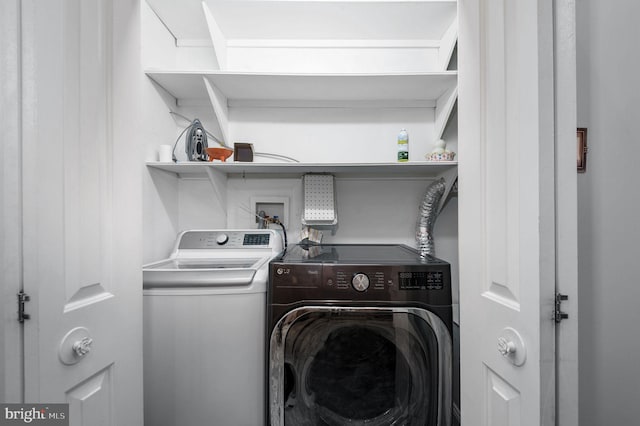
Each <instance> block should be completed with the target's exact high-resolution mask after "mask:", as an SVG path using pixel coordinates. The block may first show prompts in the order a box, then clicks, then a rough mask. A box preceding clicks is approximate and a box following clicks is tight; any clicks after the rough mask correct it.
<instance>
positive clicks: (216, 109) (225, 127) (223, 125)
mask: <svg viewBox="0 0 640 426" xmlns="http://www.w3.org/2000/svg"><path fill="white" fill-rule="evenodd" d="M202 79H203V80H204V86H205V87H206V88H207V94H208V95H209V101H210V102H211V106H212V107H213V113H214V114H215V116H216V120H218V127H220V132H221V133H222V142H224V143H225V144H228V143H229V107H228V106H227V97H226V96H225V95H224V94H223V93H222V92H221V91H220V89H218V88H217V87H216V85H215V84H213V83H211V82H210V81H209V79H208V78H207V77H206V76H203V77H202Z"/></svg>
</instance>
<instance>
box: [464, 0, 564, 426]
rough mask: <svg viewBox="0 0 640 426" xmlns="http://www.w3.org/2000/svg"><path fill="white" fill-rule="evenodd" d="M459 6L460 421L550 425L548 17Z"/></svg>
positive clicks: (533, 11) (493, 3)
mask: <svg viewBox="0 0 640 426" xmlns="http://www.w3.org/2000/svg"><path fill="white" fill-rule="evenodd" d="M459 11H460V46H459V51H458V52H459V55H460V57H459V65H460V79H459V85H460V89H459V90H460V99H459V114H460V115H459V127H460V142H459V151H460V161H459V197H460V201H459V202H460V204H459V211H460V213H459V217H460V231H459V235H460V240H459V246H460V264H461V265H462V266H461V271H460V287H461V288H460V325H461V412H462V424H463V426H470V425H473V426H476V425H478V426H496V425H505V426H512V425H518V426H526V425H530V426H534V425H536V426H538V425H552V424H554V421H555V419H554V417H555V405H554V401H555V381H554V375H555V366H554V349H555V348H554V323H553V321H552V320H551V315H552V310H553V309H552V308H553V304H552V301H553V297H554V288H555V223H554V217H555V199H554V193H555V192H554V191H555V188H554V184H555V181H554V166H555V161H554V86H553V83H554V81H553V72H554V63H553V49H554V45H553V10H552V8H551V3H550V2H544V1H538V0H523V1H510V0H461V1H460V2H459ZM507 327H509V328H512V329H513V330H515V332H514V333H516V334H517V335H519V336H520V337H521V341H522V345H520V344H519V343H520V340H519V339H518V338H517V337H516V336H515V335H514V334H513V333H506V334H505V328H507ZM505 336H506V337H505ZM501 337H505V339H504V340H502V341H500V340H499V339H500V338H501ZM511 345H513V346H511ZM500 348H502V349H503V350H504V351H505V354H504V355H503V353H501V352H500V351H499V349H500ZM509 351H511V352H509Z"/></svg>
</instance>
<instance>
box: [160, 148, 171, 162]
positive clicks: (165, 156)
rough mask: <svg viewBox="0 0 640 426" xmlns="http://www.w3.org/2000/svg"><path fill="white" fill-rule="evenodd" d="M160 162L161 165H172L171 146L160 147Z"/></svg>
mask: <svg viewBox="0 0 640 426" xmlns="http://www.w3.org/2000/svg"><path fill="white" fill-rule="evenodd" d="M158 161H159V162H161V163H171V162H172V161H173V159H172V157H171V145H160V148H159V149H158Z"/></svg>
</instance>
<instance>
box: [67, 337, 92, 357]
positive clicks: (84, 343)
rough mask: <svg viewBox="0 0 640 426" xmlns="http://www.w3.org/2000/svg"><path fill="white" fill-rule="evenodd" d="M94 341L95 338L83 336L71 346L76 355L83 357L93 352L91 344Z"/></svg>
mask: <svg viewBox="0 0 640 426" xmlns="http://www.w3.org/2000/svg"><path fill="white" fill-rule="evenodd" d="M92 343H93V339H92V338H91V337H83V338H82V339H80V340H78V341H76V342H75V343H74V344H73V345H72V346H71V348H72V349H73V351H74V352H75V353H76V355H78V356H80V357H82V356H85V355H86V354H88V353H89V352H91V344H92Z"/></svg>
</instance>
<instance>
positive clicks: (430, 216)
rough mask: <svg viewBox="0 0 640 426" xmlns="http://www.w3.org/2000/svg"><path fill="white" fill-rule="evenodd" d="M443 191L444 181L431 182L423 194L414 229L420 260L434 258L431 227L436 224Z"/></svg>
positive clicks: (434, 249) (434, 251)
mask: <svg viewBox="0 0 640 426" xmlns="http://www.w3.org/2000/svg"><path fill="white" fill-rule="evenodd" d="M445 190H446V185H445V181H444V179H439V180H437V181H435V182H433V183H432V184H431V185H429V187H428V188H427V192H426V193H425V194H424V198H423V199H422V203H421V204H420V214H419V216H418V225H417V227H416V242H417V243H418V250H420V257H422V258H425V257H427V255H431V256H435V254H436V246H435V243H434V241H433V226H434V225H435V223H436V218H437V217H438V206H439V205H440V199H441V198H442V195H443V194H444V192H445Z"/></svg>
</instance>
